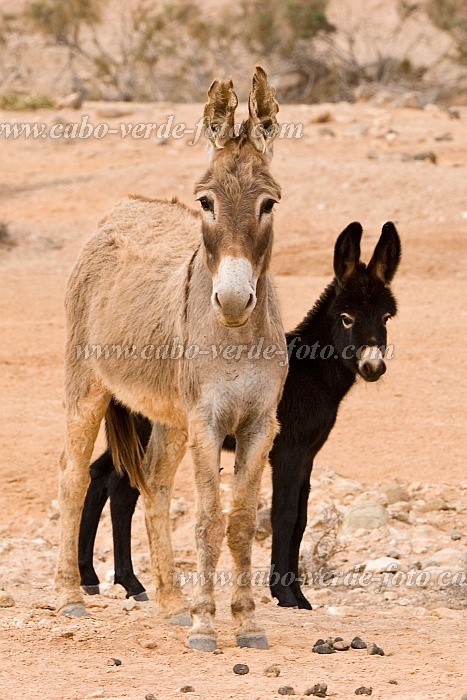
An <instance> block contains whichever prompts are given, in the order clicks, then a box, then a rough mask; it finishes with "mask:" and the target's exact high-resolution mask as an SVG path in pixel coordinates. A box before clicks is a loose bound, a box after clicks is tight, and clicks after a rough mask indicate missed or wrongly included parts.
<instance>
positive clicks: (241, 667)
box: [233, 664, 250, 676]
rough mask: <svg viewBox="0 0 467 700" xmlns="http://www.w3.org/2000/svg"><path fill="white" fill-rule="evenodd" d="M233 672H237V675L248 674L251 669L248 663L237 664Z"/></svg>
mask: <svg viewBox="0 0 467 700" xmlns="http://www.w3.org/2000/svg"><path fill="white" fill-rule="evenodd" d="M233 672H234V673H236V674H237V676H246V674H247V673H250V669H249V667H248V666H247V665H246V664H235V666H234V667H233Z"/></svg>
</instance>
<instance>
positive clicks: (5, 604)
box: [0, 591, 15, 608]
mask: <svg viewBox="0 0 467 700" xmlns="http://www.w3.org/2000/svg"><path fill="white" fill-rule="evenodd" d="M14 604H15V601H14V600H13V597H12V596H11V595H10V594H9V593H5V591H0V608H12V607H13V606H14Z"/></svg>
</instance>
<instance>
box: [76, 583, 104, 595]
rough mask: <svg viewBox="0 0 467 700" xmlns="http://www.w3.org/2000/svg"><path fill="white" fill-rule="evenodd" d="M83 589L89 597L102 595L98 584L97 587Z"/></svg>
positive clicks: (84, 587)
mask: <svg viewBox="0 0 467 700" xmlns="http://www.w3.org/2000/svg"><path fill="white" fill-rule="evenodd" d="M81 588H82V589H83V591H84V592H85V593H87V594H88V595H99V593H100V590H99V584H97V585H96V586H81Z"/></svg>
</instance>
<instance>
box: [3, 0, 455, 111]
mask: <svg viewBox="0 0 467 700" xmlns="http://www.w3.org/2000/svg"><path fill="white" fill-rule="evenodd" d="M359 5H360V3H359V2H356V3H349V2H348V1H347V0H285V2H284V1H283V0H251V1H249V2H247V1H246V0H243V1H242V2H240V3H236V4H229V3H217V4H216V5H211V4H210V3H203V4H201V3H200V2H199V0H162V1H160V2H148V1H147V0H146V1H145V0H130V1H129V2H125V3H124V2H121V1H120V0H103V1H102V0H69V2H66V3H63V2H61V0H27V1H26V2H24V3H22V4H21V3H20V4H19V5H16V4H15V5H14V6H13V9H12V10H11V11H7V10H3V11H2V12H1V14H0V86H1V87H0V94H1V95H2V97H1V106H2V107H3V108H10V109H13V108H14V109H19V108H21V107H22V105H24V106H25V107H27V108H29V107H30V105H31V103H32V104H33V105H34V104H35V103H37V104H38V105H39V106H44V107H47V106H48V102H50V101H51V98H52V97H57V96H58V97H59V96H61V95H65V94H67V93H70V92H79V93H81V94H82V96H83V97H84V98H86V99H95V100H99V99H104V100H124V101H143V102H144V101H158V100H159V101H160V100H170V101H172V102H190V101H202V100H203V99H204V94H205V86H206V83H207V82H209V81H210V79H211V76H212V75H215V74H232V73H237V74H238V73H240V74H242V73H243V72H248V71H249V69H250V67H251V65H252V64H254V63H255V62H256V61H261V62H262V63H265V64H266V65H268V67H269V70H270V73H271V75H272V76H273V77H274V80H275V84H276V85H277V87H278V96H279V99H280V100H282V101H285V102H287V101H288V102H306V103H311V102H322V101H327V102H337V101H340V100H350V101H354V100H355V99H358V98H360V97H362V96H363V97H365V96H368V95H373V94H374V93H375V92H376V91H377V90H381V89H385V90H390V91H392V92H393V93H394V94H396V95H397V94H404V92H407V91H408V90H414V91H416V92H417V94H418V96H419V101H420V104H421V105H423V104H424V103H427V102H442V103H443V102H444V103H449V102H450V101H452V99H453V98H454V97H455V98H456V99H457V100H459V95H462V94H464V95H465V94H467V53H466V48H465V46H466V38H467V8H466V6H465V3H464V2H463V0H425V1H422V2H407V1H401V0H388V3H387V11H386V15H384V13H383V15H384V16H385V20H384V21H383V22H382V21H381V19H380V18H379V17H378V16H377V12H375V13H374V14H371V13H368V12H367V10H365V7H364V5H365V3H363V4H362V7H361V8H359ZM38 83H40V88H41V89H40V93H37V84H38ZM245 89H246V86H245ZM240 92H241V91H240ZM33 93H34V94H33ZM36 93H37V94H36ZM25 95H27V98H25V97H24V96H25ZM47 96H49V97H47ZM240 97H241V98H244V97H245V95H242V94H240Z"/></svg>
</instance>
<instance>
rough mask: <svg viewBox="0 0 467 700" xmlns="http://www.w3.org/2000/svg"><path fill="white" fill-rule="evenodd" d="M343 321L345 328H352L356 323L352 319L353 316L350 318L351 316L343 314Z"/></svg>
mask: <svg viewBox="0 0 467 700" xmlns="http://www.w3.org/2000/svg"><path fill="white" fill-rule="evenodd" d="M341 319H342V325H343V326H344V328H352V326H353V324H354V321H355V319H354V318H352V316H349V314H341Z"/></svg>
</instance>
